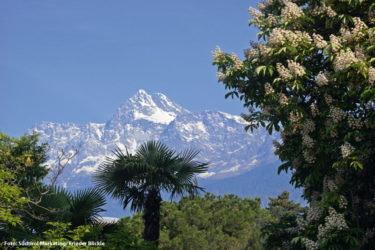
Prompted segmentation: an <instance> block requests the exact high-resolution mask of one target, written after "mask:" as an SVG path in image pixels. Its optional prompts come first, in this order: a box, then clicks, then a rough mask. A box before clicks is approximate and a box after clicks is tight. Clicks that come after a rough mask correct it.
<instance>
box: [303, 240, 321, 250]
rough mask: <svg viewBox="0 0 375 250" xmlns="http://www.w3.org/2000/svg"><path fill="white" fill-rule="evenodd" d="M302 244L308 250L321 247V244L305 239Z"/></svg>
mask: <svg viewBox="0 0 375 250" xmlns="http://www.w3.org/2000/svg"><path fill="white" fill-rule="evenodd" d="M302 242H303V244H304V245H305V247H306V249H307V250H315V249H318V247H319V244H318V243H317V242H315V241H312V240H310V239H307V238H303V239H302Z"/></svg>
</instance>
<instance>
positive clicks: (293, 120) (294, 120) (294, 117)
mask: <svg viewBox="0 0 375 250" xmlns="http://www.w3.org/2000/svg"><path fill="white" fill-rule="evenodd" d="M289 118H290V121H291V123H294V124H296V123H298V122H299V121H300V120H301V119H302V117H301V115H300V114H298V113H294V112H290V113H289Z"/></svg>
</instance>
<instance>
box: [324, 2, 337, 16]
mask: <svg viewBox="0 0 375 250" xmlns="http://www.w3.org/2000/svg"><path fill="white" fill-rule="evenodd" d="M322 12H325V13H326V14H327V15H328V16H329V17H330V18H333V17H335V16H337V13H336V12H335V11H334V10H333V9H332V8H331V6H327V5H326V4H323V5H322Z"/></svg>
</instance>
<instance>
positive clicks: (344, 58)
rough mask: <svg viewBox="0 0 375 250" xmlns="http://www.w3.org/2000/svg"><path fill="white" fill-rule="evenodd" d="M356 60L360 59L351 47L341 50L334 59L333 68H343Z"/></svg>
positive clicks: (336, 69)
mask: <svg viewBox="0 0 375 250" xmlns="http://www.w3.org/2000/svg"><path fill="white" fill-rule="evenodd" d="M355 62H358V59H357V58H356V57H355V54H354V53H353V51H352V50H351V49H347V50H346V51H344V50H341V51H340V52H339V53H337V54H336V58H335V60H334V61H333V69H334V70H335V71H339V70H343V69H345V68H347V67H349V66H350V65H351V64H352V63H355Z"/></svg>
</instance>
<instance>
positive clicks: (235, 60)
mask: <svg viewBox="0 0 375 250" xmlns="http://www.w3.org/2000/svg"><path fill="white" fill-rule="evenodd" d="M231 58H232V61H233V63H234V68H235V69H236V70H241V69H242V68H243V62H242V61H241V59H240V58H238V56H237V55H236V54H234V53H232V54H231Z"/></svg>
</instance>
